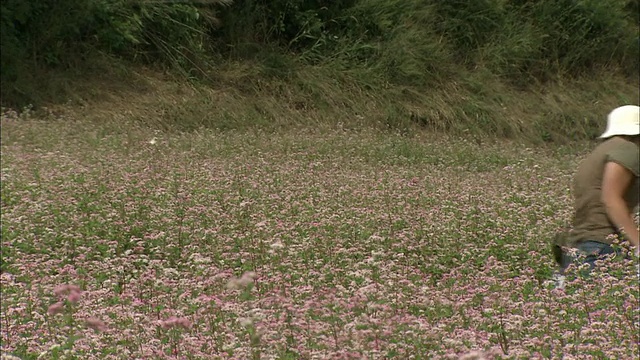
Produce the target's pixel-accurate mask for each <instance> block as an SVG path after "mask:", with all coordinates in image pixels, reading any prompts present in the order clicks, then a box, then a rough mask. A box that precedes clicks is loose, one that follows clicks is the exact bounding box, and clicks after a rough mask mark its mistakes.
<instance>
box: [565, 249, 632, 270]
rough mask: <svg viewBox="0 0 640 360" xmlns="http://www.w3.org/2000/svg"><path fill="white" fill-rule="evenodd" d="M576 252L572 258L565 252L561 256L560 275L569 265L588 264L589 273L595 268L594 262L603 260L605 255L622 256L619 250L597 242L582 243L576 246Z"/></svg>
mask: <svg viewBox="0 0 640 360" xmlns="http://www.w3.org/2000/svg"><path fill="white" fill-rule="evenodd" d="M576 248H577V250H578V254H577V255H578V256H580V258H578V257H577V256H573V255H571V254H569V253H567V252H563V254H562V264H561V266H560V273H561V274H564V272H565V270H566V269H567V267H569V265H571V263H575V264H576V265H581V264H589V269H588V272H591V271H592V270H593V269H594V268H595V267H596V261H597V260H602V259H604V258H605V257H606V256H607V255H613V254H615V255H616V256H618V255H620V256H622V251H621V250H620V249H614V248H613V247H612V246H611V245H609V244H605V243H601V242H599V241H582V242H580V243H579V244H578V245H577V246H576Z"/></svg>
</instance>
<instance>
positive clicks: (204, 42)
mask: <svg viewBox="0 0 640 360" xmlns="http://www.w3.org/2000/svg"><path fill="white" fill-rule="evenodd" d="M639 3H640V2H639V1H638V0H553V1H548V0H475V1H466V0H447V1H441V0H440V1H438V0H270V1H264V0H236V1H231V0H209V1H207V0H201V1H195V0H191V1H189V0H184V1H160V0H158V1H153V0H149V1H145V0H137V1H132V0H102V1H97V0H40V1H34V0H32V1H24V0H6V1H3V2H2V5H0V6H1V10H2V16H1V22H0V26H1V27H0V34H1V37H2V39H1V40H2V52H1V64H0V65H1V69H2V72H1V76H2V78H1V86H2V104H3V106H8V107H14V108H22V107H24V106H26V105H28V104H32V105H34V106H35V107H36V108H37V107H38V106H42V105H43V104H51V103H61V102H65V101H67V100H68V99H69V98H77V97H79V96H80V97H82V96H84V94H85V93H86V91H81V90H80V89H84V88H82V87H81V86H80V85H79V84H83V86H85V87H86V86H91V84H92V80H93V79H95V84H96V85H95V86H94V89H93V90H92V91H90V93H92V94H93V96H94V100H95V99H99V98H100V97H101V96H102V95H105V94H104V92H109V91H115V90H114V89H117V88H118V87H117V86H115V87H105V89H104V90H103V92H101V86H102V85H101V84H103V83H104V80H105V79H108V80H109V81H110V82H112V83H121V84H122V85H123V87H124V88H127V87H129V88H133V89H137V90H136V91H139V92H144V91H153V90H150V89H151V87H149V86H142V85H139V83H144V76H143V75H140V74H143V73H144V74H149V71H150V72H155V73H165V74H171V75H172V77H171V78H170V79H171V80H170V81H174V82H180V83H182V84H189V88H190V89H192V90H193V91H194V93H193V94H191V95H189V96H183V97H182V98H180V99H179V101H176V99H175V98H174V97H173V96H174V95H175V94H167V93H163V92H162V91H159V92H157V93H156V96H155V97H156V98H157V102H156V103H151V104H150V105H149V106H153V107H156V108H159V109H161V110H162V111H157V112H156V115H154V116H155V117H156V120H155V121H157V122H158V123H160V124H162V126H164V127H165V128H167V129H177V130H190V129H194V128H198V127H201V126H205V127H215V128H220V129H228V128H241V127H252V126H257V127H267V128H274V127H286V126H289V125H292V124H295V125H303V126H316V125H317V124H338V123H340V124H342V125H341V126H347V127H361V126H373V127H381V128H387V129H392V130H394V131H404V132H408V131H411V129H415V128H426V129H431V130H438V131H449V132H456V133H461V132H465V133H469V134H475V135H486V134H491V135H497V136H501V137H526V138H528V139H531V140H535V141H561V140H566V139H582V138H591V137H593V136H594V135H596V134H597V133H598V132H599V131H601V130H602V128H603V121H604V116H605V115H606V113H607V112H608V110H610V109H611V108H612V107H615V106H618V105H620V104H624V103H632V104H637V103H638V81H637V79H638V59H639V50H638V49H639V37H638V14H639V11H640V6H639ZM142 68H144V69H149V71H147V72H141V71H139V69H142ZM133 79H137V80H136V81H133ZM87 84H89V85H87ZM136 84H138V85H136ZM136 86H138V88H136ZM196 90H197V91H196ZM221 94H223V95H221ZM165 95H166V96H167V97H166V98H167V99H168V98H171V99H172V100H171V101H165V102H164V103H163V98H165ZM74 96H75V97H74ZM169 103H171V104H169Z"/></svg>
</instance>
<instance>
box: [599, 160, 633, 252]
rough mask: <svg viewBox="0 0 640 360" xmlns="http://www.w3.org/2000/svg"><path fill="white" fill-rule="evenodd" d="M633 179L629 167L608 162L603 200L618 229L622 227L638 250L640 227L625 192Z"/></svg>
mask: <svg viewBox="0 0 640 360" xmlns="http://www.w3.org/2000/svg"><path fill="white" fill-rule="evenodd" d="M633 180H634V178H633V174H632V173H631V171H629V170H628V169H627V168H625V167H624V166H622V165H620V164H617V163H614V162H608V163H607V164H606V165H605V168H604V176H603V179H602V202H603V203H604V205H605V208H606V210H607V215H608V216H609V219H610V220H611V222H612V223H613V224H614V225H615V226H617V227H618V229H622V231H623V233H624V234H625V235H626V236H627V237H628V239H629V242H630V243H631V245H633V246H635V247H636V252H638V250H640V247H639V246H638V245H639V242H640V241H639V239H638V227H637V226H636V224H635V222H634V221H633V216H632V215H631V213H630V212H629V209H628V207H627V204H626V203H625V201H624V194H625V193H626V191H627V189H628V188H629V186H631V183H632V181H633Z"/></svg>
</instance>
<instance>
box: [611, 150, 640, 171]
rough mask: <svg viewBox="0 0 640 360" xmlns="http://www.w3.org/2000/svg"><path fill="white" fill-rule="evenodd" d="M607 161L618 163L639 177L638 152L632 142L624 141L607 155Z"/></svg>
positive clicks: (639, 159)
mask: <svg viewBox="0 0 640 360" xmlns="http://www.w3.org/2000/svg"><path fill="white" fill-rule="evenodd" d="M607 161H612V162H615V163H618V164H620V165H622V166H624V167H625V168H627V169H629V171H631V172H632V173H633V175H635V176H636V177H640V150H639V149H638V146H637V145H636V144H634V143H632V142H628V141H625V142H624V143H621V144H620V145H619V146H616V147H615V148H614V149H611V150H610V151H609V153H608V154H607Z"/></svg>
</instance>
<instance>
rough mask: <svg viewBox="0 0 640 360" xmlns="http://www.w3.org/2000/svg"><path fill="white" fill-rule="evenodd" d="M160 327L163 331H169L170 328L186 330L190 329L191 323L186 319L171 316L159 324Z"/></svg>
mask: <svg viewBox="0 0 640 360" xmlns="http://www.w3.org/2000/svg"><path fill="white" fill-rule="evenodd" d="M160 327H162V328H163V329H171V328H183V329H185V330H188V329H190V328H191V321H189V319H187V318H184V317H182V318H179V317H176V316H171V317H169V318H168V319H166V320H163V321H161V322H160Z"/></svg>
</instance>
